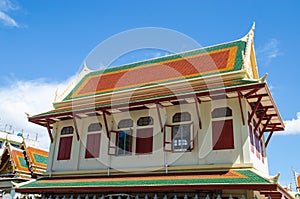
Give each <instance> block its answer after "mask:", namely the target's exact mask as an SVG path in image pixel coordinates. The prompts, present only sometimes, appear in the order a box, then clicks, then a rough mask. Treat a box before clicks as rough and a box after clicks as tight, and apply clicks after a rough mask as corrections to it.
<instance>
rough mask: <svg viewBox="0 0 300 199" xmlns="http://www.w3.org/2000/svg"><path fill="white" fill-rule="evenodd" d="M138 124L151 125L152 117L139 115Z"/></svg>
mask: <svg viewBox="0 0 300 199" xmlns="http://www.w3.org/2000/svg"><path fill="white" fill-rule="evenodd" d="M137 125H138V126H148V125H153V118H152V117H141V118H140V119H139V120H138V122H137Z"/></svg>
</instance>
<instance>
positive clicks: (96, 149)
mask: <svg viewBox="0 0 300 199" xmlns="http://www.w3.org/2000/svg"><path fill="white" fill-rule="evenodd" d="M101 130H102V125H101V124H100V123H92V124H90V125H89V127H88V133H89V134H88V135H87V140H86V150H85V158H98V157H99V153H100V142H101V133H100V131H101Z"/></svg>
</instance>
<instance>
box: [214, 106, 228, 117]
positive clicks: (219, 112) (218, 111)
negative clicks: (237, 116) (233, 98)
mask: <svg viewBox="0 0 300 199" xmlns="http://www.w3.org/2000/svg"><path fill="white" fill-rule="evenodd" d="M211 116H212V118H220V117H230V116H232V110H231V109H230V108H228V107H225V108H215V109H214V110H213V112H212V113H211Z"/></svg>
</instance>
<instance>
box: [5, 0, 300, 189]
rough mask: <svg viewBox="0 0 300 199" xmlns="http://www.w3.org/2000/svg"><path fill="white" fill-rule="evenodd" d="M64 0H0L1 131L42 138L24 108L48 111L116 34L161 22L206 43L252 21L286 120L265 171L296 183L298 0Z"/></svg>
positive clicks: (234, 35) (235, 34) (260, 58)
mask: <svg viewBox="0 0 300 199" xmlns="http://www.w3.org/2000/svg"><path fill="white" fill-rule="evenodd" d="M63 2H64V3H62V1H59V0H53V1H32V0H27V1H18V0H0V69H1V70H0V112H1V113H3V114H0V129H3V128H5V125H6V124H10V125H12V130H15V131H20V129H24V130H25V131H26V132H32V133H38V134H39V136H40V139H47V138H46V137H47V133H46V131H45V130H44V129H40V128H38V127H35V126H33V125H32V124H28V123H27V122H26V117H25V114H24V112H25V111H26V112H27V111H28V112H30V113H33V114H35V113H39V112H41V111H45V110H48V109H51V102H52V101H53V98H54V91H55V89H56V88H57V87H59V88H62V87H64V85H66V84H67V83H68V82H69V81H70V79H72V77H74V75H75V74H76V73H77V72H78V71H79V69H80V67H81V65H82V63H83V60H85V58H86V56H87V55H88V54H89V53H90V51H91V50H92V49H94V48H95V47H96V46H97V45H98V44H99V43H101V42H103V41H105V40H106V39H108V38H109V37H111V36H113V35H115V34H118V33H120V32H123V31H127V30H130V29H134V28H143V27H161V28H168V29H172V30H175V31H178V32H180V33H183V34H185V35H187V36H189V37H190V38H192V39H194V40H195V41H197V42H198V43H199V44H200V45H201V46H209V45H214V44H219V43H223V42H228V41H232V40H236V39H239V38H241V37H243V36H244V35H245V34H246V33H247V32H248V31H249V29H250V27H251V25H252V23H253V22H254V21H255V22H256V29H255V48H256V57H257V62H258V67H259V73H260V76H262V75H264V74H265V73H268V74H269V75H268V78H267V81H268V84H269V86H270V87H271V92H272V94H273V97H274V99H275V102H276V104H277V106H278V108H279V111H280V112H281V115H282V117H283V119H284V120H285V121H286V122H287V130H286V132H285V134H287V135H282V134H280V135H276V136H273V137H272V139H271V142H270V145H269V146H268V149H267V152H268V158H269V166H270V174H271V175H275V174H277V172H278V171H280V172H281V177H280V182H281V183H282V184H283V185H286V184H288V183H289V182H293V183H294V181H293V180H294V179H293V175H292V172H291V168H294V169H295V170H298V171H299V172H300V162H299V160H298V159H297V158H299V156H298V155H296V154H298V153H297V152H298V151H299V150H298V143H299V141H300V114H298V112H300V103H299V102H298V99H299V98H300V93H299V92H298V91H299V88H298V86H299V78H298V76H299V74H300V70H299V63H298V60H297V58H298V57H299V48H298V46H299V45H300V39H299V35H300V27H299V19H300V12H299V9H300V2H299V1H296V0H294V1H286V2H284V3H283V2H282V1H277V2H275V1H243V3H241V1H226V4H225V3H224V2H223V1H189V2H186V1H176V0H173V1H157V0H153V1H149V2H146V1H106V2H102V1H96V0H94V1H93V0H91V1H86V0H79V1H76V2H75V3H74V1H69V0H67V1H63ZM147 53H148V54H147ZM164 53H165V52H161V54H162V55H163V54H164ZM151 56H156V54H155V53H152V52H151V51H147V52H146V54H136V55H135V57H134V59H132V58H127V59H128V60H129V61H136V60H138V59H141V58H145V57H151ZM125 60H126V59H125ZM12 110H13V112H12ZM41 132H42V133H41ZM283 134H284V133H283Z"/></svg>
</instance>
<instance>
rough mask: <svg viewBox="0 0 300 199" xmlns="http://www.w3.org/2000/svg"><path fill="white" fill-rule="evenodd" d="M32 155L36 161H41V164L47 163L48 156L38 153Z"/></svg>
mask: <svg viewBox="0 0 300 199" xmlns="http://www.w3.org/2000/svg"><path fill="white" fill-rule="evenodd" d="M33 157H34V159H35V161H36V162H38V163H41V164H47V163H48V157H47V156H43V155H40V154H36V153H34V154H33Z"/></svg>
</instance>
